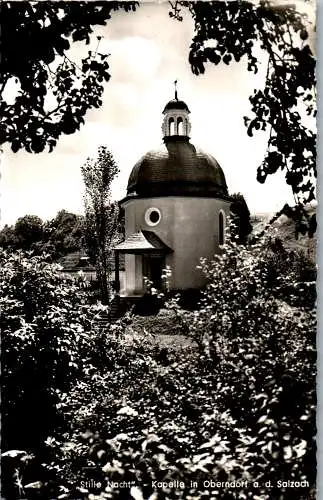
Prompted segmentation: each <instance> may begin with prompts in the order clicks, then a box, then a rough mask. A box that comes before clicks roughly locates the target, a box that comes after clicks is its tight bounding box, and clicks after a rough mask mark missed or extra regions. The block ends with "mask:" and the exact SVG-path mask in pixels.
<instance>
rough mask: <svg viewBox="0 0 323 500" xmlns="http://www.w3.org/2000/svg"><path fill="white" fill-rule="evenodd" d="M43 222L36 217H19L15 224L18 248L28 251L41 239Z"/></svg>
mask: <svg viewBox="0 0 323 500" xmlns="http://www.w3.org/2000/svg"><path fill="white" fill-rule="evenodd" d="M43 232H44V230H43V221H42V220H41V218H40V217H38V216H37V215H25V216H24V217H20V218H19V219H18V220H17V222H16V224H15V236H16V238H17V240H18V242H19V247H20V248H23V249H26V250H30V249H31V247H32V245H33V244H35V243H37V242H38V241H40V240H41V239H42V237H43Z"/></svg>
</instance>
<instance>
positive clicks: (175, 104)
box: [163, 98, 190, 114]
mask: <svg viewBox="0 0 323 500" xmlns="http://www.w3.org/2000/svg"><path fill="white" fill-rule="evenodd" d="M171 109H180V110H184V111H186V112H187V113H190V110H189V109H188V106H187V104H186V103H185V102H184V101H179V100H178V99H176V98H175V99H172V100H171V101H169V102H168V103H167V104H166V106H165V107H164V111H163V114H165V113H167V111H170V110H171Z"/></svg>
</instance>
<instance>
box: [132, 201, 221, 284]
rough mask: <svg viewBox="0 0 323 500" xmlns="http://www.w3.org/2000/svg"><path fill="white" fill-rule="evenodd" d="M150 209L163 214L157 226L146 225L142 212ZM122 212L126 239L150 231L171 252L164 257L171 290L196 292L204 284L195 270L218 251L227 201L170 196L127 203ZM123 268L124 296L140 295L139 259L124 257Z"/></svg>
mask: <svg viewBox="0 0 323 500" xmlns="http://www.w3.org/2000/svg"><path fill="white" fill-rule="evenodd" d="M151 207H156V208H158V209H159V210H160V211H161V214H162V218H161V221H160V222H159V224H158V225H156V226H149V225H148V224H147V223H146V221H145V212H146V210H147V209H148V208H151ZM124 208H125V223H126V228H125V229H126V237H127V236H129V235H130V234H132V233H134V232H137V231H139V230H142V229H144V230H147V231H153V232H154V233H155V234H157V235H158V236H159V237H160V238H161V240H162V241H163V242H164V243H166V245H168V246H169V247H170V248H172V249H173V250H174V252H173V253H171V254H169V255H167V257H166V265H169V266H170V268H171V269H172V278H171V281H170V286H171V288H173V289H187V288H198V287H200V286H202V285H203V284H204V283H205V279H204V276H203V275H202V273H201V271H200V270H198V269H196V266H198V265H199V261H200V258H201V257H206V258H211V257H212V256H213V255H214V254H215V253H218V251H219V246H218V243H219V213H220V211H221V210H222V211H223V212H224V214H225V215H226V216H227V215H228V214H229V208H230V203H229V202H228V201H223V200H220V199H214V198H194V197H178V196H169V197H164V198H145V199H134V200H128V201H127V202H125V204H124ZM125 266H126V276H127V278H126V293H128V294H130V293H138V292H140V287H141V280H142V277H141V273H142V269H141V256H133V255H126V261H125ZM134 274H135V275H136V277H134V276H133V275H134Z"/></svg>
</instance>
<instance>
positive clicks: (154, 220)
mask: <svg viewBox="0 0 323 500" xmlns="http://www.w3.org/2000/svg"><path fill="white" fill-rule="evenodd" d="M160 219H161V213H160V210H159V209H158V208H148V210H146V213H145V221H146V223H147V224H148V226H157V224H158V223H159V222H160Z"/></svg>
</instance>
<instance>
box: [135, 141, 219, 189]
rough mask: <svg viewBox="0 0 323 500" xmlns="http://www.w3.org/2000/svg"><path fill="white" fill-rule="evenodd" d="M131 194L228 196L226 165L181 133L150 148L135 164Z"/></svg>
mask: <svg viewBox="0 0 323 500" xmlns="http://www.w3.org/2000/svg"><path fill="white" fill-rule="evenodd" d="M127 194H128V195H137V196H139V197H140V196H171V195H174V196H176V195H177V196H187V195H192V196H208V197H225V198H226V197H227V196H228V189H227V184H226V180H225V176H224V173H223V170H222V168H221V167H220V165H219V164H218V162H217V161H216V160H215V158H213V156H211V155H209V154H207V153H204V152H203V151H201V150H199V149H196V148H195V147H194V146H193V145H192V144H191V143H190V142H189V141H188V140H187V139H185V138H181V137H179V136H177V137H174V140H172V141H167V142H166V147H164V148H163V149H161V150H157V151H149V152H148V153H146V154H145V155H144V156H143V157H142V158H141V159H140V160H139V161H138V162H137V163H136V165H135V166H134V168H133V169H132V172H131V174H130V177H129V182H128V188H127Z"/></svg>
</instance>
